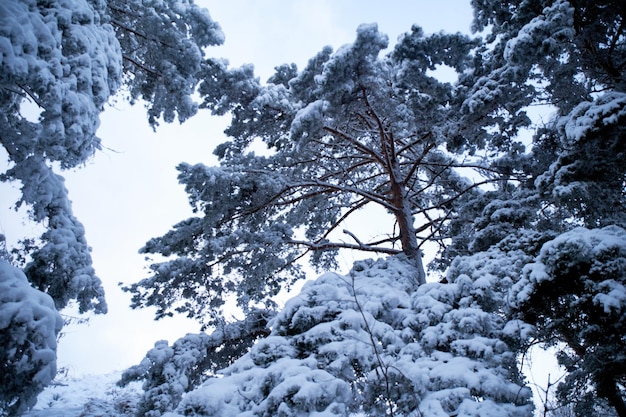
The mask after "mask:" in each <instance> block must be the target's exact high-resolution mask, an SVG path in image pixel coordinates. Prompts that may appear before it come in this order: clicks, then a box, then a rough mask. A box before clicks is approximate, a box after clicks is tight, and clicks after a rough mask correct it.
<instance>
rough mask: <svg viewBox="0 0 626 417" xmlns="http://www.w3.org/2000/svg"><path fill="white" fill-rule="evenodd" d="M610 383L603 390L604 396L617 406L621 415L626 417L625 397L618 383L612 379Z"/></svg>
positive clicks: (618, 413) (612, 404) (616, 409)
mask: <svg viewBox="0 0 626 417" xmlns="http://www.w3.org/2000/svg"><path fill="white" fill-rule="evenodd" d="M608 385H609V386H608V387H605V389H604V390H603V391H604V392H602V394H603V397H604V398H606V399H607V401H608V402H609V404H611V406H613V408H615V411H617V415H618V416H619V417H626V403H624V398H622V395H621V393H620V391H619V388H618V387H617V384H616V383H615V382H614V381H612V382H610V383H609V384H608Z"/></svg>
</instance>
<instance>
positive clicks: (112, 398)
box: [24, 372, 141, 417]
mask: <svg viewBox="0 0 626 417" xmlns="http://www.w3.org/2000/svg"><path fill="white" fill-rule="evenodd" d="M120 376H121V374H120V373H119V372H116V373H109V374H103V375H87V376H84V377H82V378H68V377H60V378H58V379H57V380H56V381H55V383H53V384H52V385H51V386H49V387H48V388H46V390H45V391H44V392H43V393H41V394H40V395H39V398H38V399H37V404H35V406H34V407H33V408H32V410H30V411H28V412H26V413H25V414H24V417H79V416H82V417H96V416H102V415H109V416H133V415H134V411H135V406H136V403H137V400H138V398H140V396H141V386H140V383H134V384H131V385H129V386H127V387H126V388H119V387H118V386H117V385H116V383H117V381H118V380H119V378H120Z"/></svg>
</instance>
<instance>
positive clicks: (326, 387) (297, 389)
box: [166, 253, 533, 417]
mask: <svg viewBox="0 0 626 417" xmlns="http://www.w3.org/2000/svg"><path fill="white" fill-rule="evenodd" d="M504 260H506V256H505V254H503V253H500V255H499V256H495V255H493V256H486V257H484V258H483V259H475V260H474V263H473V264H471V266H470V268H472V269H473V270H477V271H482V272H484V274H476V275H471V276H468V275H467V274H465V273H464V272H465V270H466V269H465V268H461V267H459V268H456V269H455V268H453V271H456V272H453V274H451V275H450V276H449V279H450V281H451V283H448V284H443V283H429V284H425V285H422V286H420V287H419V288H418V289H417V290H416V289H415V286H414V282H413V277H412V276H411V274H412V272H411V268H410V267H409V266H408V265H407V264H406V263H405V262H404V261H403V260H402V259H400V258H398V257H392V258H389V259H385V260H378V261H371V260H367V261H360V262H357V263H356V264H355V265H354V268H353V270H352V271H351V272H350V274H348V275H346V276H342V275H338V274H334V273H326V274H324V275H322V276H320V277H319V278H318V279H317V280H315V281H312V282H309V283H307V284H305V286H304V288H303V289H302V292H301V293H300V294H299V295H298V296H296V297H294V298H293V299H291V300H290V301H289V302H287V304H286V305H285V307H284V309H283V310H282V311H281V312H280V313H279V315H278V316H277V317H276V318H275V320H273V321H272V322H271V324H270V325H271V327H272V332H271V334H270V336H269V337H267V338H264V339H262V340H260V341H259V342H258V343H257V344H256V345H254V346H253V347H252V349H251V350H250V352H249V353H247V354H246V355H244V356H243V357H241V358H240V359H239V360H237V361H235V362H234V363H233V365H231V366H229V367H228V368H226V369H225V370H223V375H222V376H221V377H215V378H211V379H209V380H208V381H207V382H206V383H205V384H203V386H201V387H199V388H197V389H196V390H194V391H192V392H190V393H189V394H187V395H186V396H185V398H184V399H183V401H182V402H181V404H180V406H179V407H178V409H177V413H178V414H166V415H168V416H174V415H184V416H220V417H235V416H238V417H243V416H253V415H263V416H274V415H281V416H300V415H311V416H313V415H315V416H322V415H323V416H348V415H350V414H353V413H363V414H364V415H395V416H409V415H420V416H424V417H435V416H436V417H439V416H449V415H456V416H476V417H478V416H482V417H484V416H530V415H532V409H533V407H532V405H531V403H530V397H531V392H530V390H529V389H528V388H526V387H525V386H524V385H523V383H522V379H521V376H520V374H519V371H518V369H517V366H516V356H515V353H514V352H512V351H511V346H509V344H507V342H506V341H508V342H509V343H513V344H515V343H516V342H517V343H519V342H520V340H521V339H523V338H525V337H527V336H528V333H529V332H531V331H532V327H530V326H525V327H524V326H521V325H520V322H519V321H515V322H510V323H509V322H506V321H505V320H504V319H503V318H502V317H503V316H502V314H501V313H502V307H503V300H504V298H505V297H504V293H505V292H506V291H507V289H508V287H509V285H510V284H511V283H512V280H511V279H507V278H506V276H505V275H506V274H507V273H508V272H510V271H509V270H508V269H507V267H506V265H507V264H506V262H504ZM478 264H480V265H482V267H481V268H482V269H481V268H475V267H476V265H478ZM509 269H510V268H509ZM489 272H490V273H489ZM455 274H456V275H455ZM524 329H526V330H524ZM505 340H506V341H505Z"/></svg>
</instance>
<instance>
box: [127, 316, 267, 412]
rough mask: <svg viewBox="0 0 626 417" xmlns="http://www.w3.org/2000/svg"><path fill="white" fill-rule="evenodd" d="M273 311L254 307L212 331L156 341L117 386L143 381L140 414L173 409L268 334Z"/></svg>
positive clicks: (139, 405)
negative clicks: (242, 316) (245, 314)
mask: <svg viewBox="0 0 626 417" xmlns="http://www.w3.org/2000/svg"><path fill="white" fill-rule="evenodd" d="M272 317H273V313H271V312H267V311H262V310H255V311H253V312H250V313H249V314H248V315H247V316H246V317H245V319H244V320H241V321H237V322H233V323H224V324H223V325H221V326H219V327H218V328H217V329H216V330H215V331H214V332H213V333H212V334H210V335H207V334H206V333H198V334H187V335H185V336H184V337H182V338H180V339H178V340H177V341H176V342H174V343H173V344H172V346H169V345H168V343H167V341H165V340H161V341H158V342H156V343H155V345H154V348H152V349H151V350H149V351H148V353H146V357H145V358H144V359H143V360H142V361H141V363H140V364H139V365H136V366H133V367H131V368H129V369H127V370H126V371H125V372H124V373H123V375H122V378H121V380H120V381H119V383H118V385H120V386H126V385H128V384H129V383H130V382H132V381H139V380H142V381H144V382H143V390H144V395H143V396H142V398H141V400H140V401H139V404H138V410H137V414H138V415H141V416H147V417H158V416H161V415H163V413H165V412H168V411H172V410H174V409H175V408H176V407H177V406H178V404H179V403H180V401H181V399H182V396H183V394H185V393H186V392H189V391H191V390H192V389H194V388H196V387H197V386H199V385H200V384H201V383H202V382H204V380H205V379H207V378H208V377H209V376H214V375H215V374H216V373H217V372H218V371H219V370H220V369H223V368H224V367H226V366H229V365H230V364H231V363H232V362H233V361H235V360H236V359H238V358H239V357H241V356H243V355H244V354H245V353H246V352H247V350H248V349H249V348H250V346H252V344H253V343H254V342H255V341H256V340H257V339H258V338H260V337H264V336H267V335H268V334H269V330H268V327H267V324H268V321H269V319H271V318H272Z"/></svg>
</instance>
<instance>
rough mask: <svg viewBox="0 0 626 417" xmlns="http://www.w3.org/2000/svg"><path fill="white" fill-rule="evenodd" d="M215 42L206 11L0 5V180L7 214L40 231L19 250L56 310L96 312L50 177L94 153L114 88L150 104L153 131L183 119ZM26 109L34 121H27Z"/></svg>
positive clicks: (98, 305) (91, 282) (77, 235)
mask: <svg viewBox="0 0 626 417" xmlns="http://www.w3.org/2000/svg"><path fill="white" fill-rule="evenodd" d="M118 3H119V4H118ZM222 40H223V35H222V32H221V31H220V29H219V27H218V26H217V24H216V23H215V22H213V21H212V20H211V18H210V17H209V15H208V13H207V12H206V10H204V9H200V8H199V7H197V6H196V5H194V4H193V3H192V2H190V1H182V2H181V1H157V2H149V3H147V2H141V1H132V2H116V1H109V2H107V1H98V2H93V1H87V0H62V1H55V2H47V3H39V2H35V1H28V0H7V1H4V2H2V4H1V5H0V42H1V45H2V47H1V52H2V55H1V61H0V85H1V86H2V87H1V91H0V106H1V107H2V112H1V113H2V114H1V115H0V126H1V130H2V135H1V137H0V140H1V141H2V146H3V148H4V150H5V151H6V154H7V156H8V169H7V171H6V172H4V173H3V174H2V176H1V179H2V180H3V181H19V182H20V183H21V184H22V189H21V191H22V196H21V198H20V200H19V201H18V203H17V206H20V205H22V204H25V205H26V206H27V207H29V209H30V214H31V217H32V219H33V220H34V221H36V222H42V223H43V222H45V223H46V231H45V232H44V234H43V235H42V236H41V238H40V239H39V241H37V242H34V241H33V240H28V241H27V244H26V245H25V250H24V252H25V253H26V255H27V256H26V261H27V265H26V267H25V272H26V274H27V276H28V277H29V280H30V281H31V282H32V283H33V284H34V285H35V286H36V287H37V288H39V289H41V290H43V291H46V292H48V293H50V294H51V296H52V297H53V299H54V300H55V303H56V305H57V307H58V308H63V307H65V306H66V305H67V303H68V302H69V301H70V300H77V301H78V304H79V308H80V310H81V311H86V310H94V311H96V312H99V313H103V312H106V303H105V301H104V293H103V290H102V287H101V283H100V280H99V279H98V278H97V277H96V276H95V272H94V270H93V268H92V266H91V255H90V253H89V247H88V246H87V243H86V240H85V236H84V230H83V226H82V225H81V224H80V222H79V221H78V219H76V218H75V217H74V216H73V214H72V209H71V203H70V200H69V199H68V195H67V190H66V189H65V187H64V185H63V178H62V177H61V176H59V175H58V174H56V173H55V172H54V171H53V167H59V168H61V169H67V168H73V167H77V166H80V165H81V164H83V163H84V162H85V161H87V160H88V159H89V158H90V157H91V156H92V155H93V154H94V152H95V151H97V150H98V149H100V146H101V144H100V140H99V139H98V137H97V136H96V131H97V128H98V125H99V115H100V113H101V112H102V111H103V110H104V106H105V104H106V103H107V102H108V101H109V100H110V99H111V97H113V95H114V94H116V92H117V91H118V90H119V89H120V87H121V86H122V85H124V86H126V87H127V89H128V91H129V94H130V96H131V98H132V99H133V100H135V99H144V100H146V101H147V102H148V103H149V104H148V105H149V118H150V123H152V124H156V120H157V119H158V118H159V117H161V116H162V117H163V118H164V120H166V121H172V120H173V118H174V116H173V115H174V114H178V118H179V119H180V120H181V121H182V120H185V119H186V118H188V117H189V116H190V115H192V114H193V113H194V112H195V111H196V109H197V105H194V104H193V102H192V100H191V98H190V95H191V94H192V93H193V91H194V88H195V86H196V84H197V83H198V75H197V74H198V73H200V71H201V69H202V68H203V51H202V48H203V47H205V46H208V45H214V44H218V43H221V42H222ZM131 64H132V65H131ZM174 92H176V94H174ZM27 101H30V102H31V103H32V104H34V105H35V107H37V108H38V110H39V111H40V114H39V116H33V115H32V114H29V111H28V110H25V103H26V102H27ZM31 113H32V112H31ZM33 243H34V244H33Z"/></svg>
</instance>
